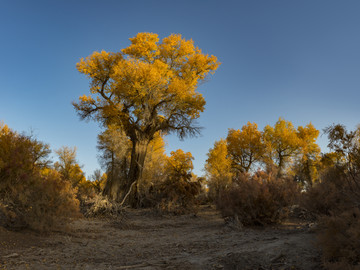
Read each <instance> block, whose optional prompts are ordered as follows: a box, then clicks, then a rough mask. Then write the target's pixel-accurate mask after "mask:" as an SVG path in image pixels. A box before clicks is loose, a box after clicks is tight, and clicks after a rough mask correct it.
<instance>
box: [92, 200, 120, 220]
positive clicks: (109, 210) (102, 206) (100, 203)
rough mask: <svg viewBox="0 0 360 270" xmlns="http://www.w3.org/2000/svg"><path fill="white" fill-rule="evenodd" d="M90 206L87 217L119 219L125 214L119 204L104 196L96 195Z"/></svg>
mask: <svg viewBox="0 0 360 270" xmlns="http://www.w3.org/2000/svg"><path fill="white" fill-rule="evenodd" d="M88 204H89V207H88V209H87V211H86V213H85V216H86V217H117V216H119V215H121V214H122V213H123V208H122V207H121V206H120V204H119V203H116V202H114V201H111V200H109V199H108V198H107V197H105V196H102V195H95V196H94V197H93V198H91V199H89V200H88Z"/></svg>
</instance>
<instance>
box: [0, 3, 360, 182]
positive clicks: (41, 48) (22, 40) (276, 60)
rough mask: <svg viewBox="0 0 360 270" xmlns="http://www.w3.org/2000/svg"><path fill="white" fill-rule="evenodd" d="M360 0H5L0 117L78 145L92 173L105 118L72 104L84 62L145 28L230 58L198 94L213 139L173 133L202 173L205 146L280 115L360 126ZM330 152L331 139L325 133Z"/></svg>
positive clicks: (80, 90)
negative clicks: (91, 117) (89, 117)
mask: <svg viewBox="0 0 360 270" xmlns="http://www.w3.org/2000/svg"><path fill="white" fill-rule="evenodd" d="M359 14H360V1H357V0H353V1H351V0H343V1H341V0H338V1H331V0H316V1H314V0H301V1H289V0H271V1H269V0H257V1H253V0H248V1H226V0H225V1H224V0H221V1H220V0H219V1H205V0H204V1H199V0H198V1H196V0H192V1H169V0H164V1H159V0H154V1H150V0H143V1H130V0H129V1H126V0H123V1H106V0H102V1H90V0H86V1H85V0H84V1H55V0H46V1H36V0H32V1H28V0H24V1H17V0H2V1H0V38H1V42H0V120H2V121H4V122H5V123H6V124H8V125H9V126H10V127H11V128H12V129H14V130H17V131H20V132H21V131H25V132H27V133H28V132H33V133H34V134H35V135H36V136H37V138H38V139H39V140H41V141H44V142H46V143H49V144H50V146H51V148H52V149H57V148H59V147H61V146H63V145H66V146H76V147H77V149H78V160H79V162H80V164H82V165H84V167H83V169H84V171H85V172H86V173H87V175H88V176H89V175H90V174H92V172H93V171H94V170H95V169H97V168H100V165H99V164H98V161H97V155H98V151H97V149H96V144H97V134H98V133H99V132H100V127H99V125H98V124H97V123H95V122H89V123H87V122H84V121H80V120H79V117H78V116H77V114H76V112H75V110H74V109H73V107H72V105H71V102H72V101H76V100H77V98H78V97H79V96H81V95H83V94H88V91H89V90H88V89H89V81H88V80H87V79H86V77H85V76H84V75H81V74H80V73H78V71H77V70H76V68H75V65H76V63H77V62H78V61H79V59H80V58H82V57H86V56H88V55H90V54H91V53H92V52H94V51H101V50H105V51H119V50H120V49H122V48H125V47H127V46H128V45H129V44H130V42H129V38H130V37H133V36H135V35H136V34H137V33H138V32H153V33H157V34H159V36H160V38H163V37H166V36H168V35H170V34H171V33H180V34H182V35H183V37H185V38H186V39H190V38H191V39H193V40H194V42H195V45H197V46H199V48H201V49H202V50H203V52H205V53H208V54H213V55H215V56H217V57H218V59H219V61H220V62H222V65H221V66H220V68H219V69H218V70H217V71H216V73H215V74H214V75H213V76H211V77H210V78H209V80H208V82H206V83H204V84H203V85H201V87H200V88H199V91H200V92H201V93H203V94H204V96H205V99H206V101H207V105H206V110H205V112H204V113H203V114H202V115H201V117H200V119H199V124H200V125H201V126H203V127H204V130H203V131H202V136H200V137H198V138H192V139H186V140H185V141H179V140H178V139H177V138H176V137H175V136H169V137H167V138H166V140H167V143H168V146H167V152H168V153H169V152H170V151H172V150H176V149H178V148H182V149H183V150H184V151H191V153H192V154H193V156H194V157H195V161H194V165H195V173H197V174H198V175H201V174H203V172H202V169H203V165H204V161H205V160H206V153H207V152H208V150H209V148H211V147H212V146H213V144H214V142H215V140H219V139H220V138H221V137H226V134H227V130H228V128H235V129H239V128H241V127H242V126H243V125H244V124H246V123H247V122H248V121H250V122H256V123H257V124H258V125H259V128H260V129H262V128H263V127H264V126H265V125H267V124H270V125H274V124H275V122H276V121H277V120H278V118H279V117H283V118H285V119H286V120H289V121H292V122H293V124H294V125H295V126H298V125H306V124H307V123H309V122H310V121H311V122H312V123H313V124H314V126H315V127H316V128H317V129H319V130H322V129H323V128H324V127H326V126H328V125H330V124H332V123H342V124H345V125H346V126H347V127H348V128H349V129H351V130H352V129H354V128H355V127H356V125H357V124H359V123H360V106H359V103H360V32H359V29H360V16H359ZM318 142H319V144H320V146H321V147H322V149H323V150H325V146H326V144H327V140H326V137H325V136H322V137H320V139H319V140H318Z"/></svg>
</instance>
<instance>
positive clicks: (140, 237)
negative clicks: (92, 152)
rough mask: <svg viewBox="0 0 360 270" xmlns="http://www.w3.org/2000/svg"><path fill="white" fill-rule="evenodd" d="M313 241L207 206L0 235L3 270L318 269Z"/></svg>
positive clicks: (293, 228)
mask: <svg viewBox="0 0 360 270" xmlns="http://www.w3.org/2000/svg"><path fill="white" fill-rule="evenodd" d="M314 239H315V234H314V233H312V232H311V230H309V228H308V226H307V225H306V224H305V223H301V222H299V221H296V222H294V221H292V222H291V221H287V222H285V223H284V224H282V225H277V226H271V227H265V228H245V229H242V228H239V227H238V226H235V225H232V224H231V223H230V224H225V223H224V220H223V219H222V218H221V217H220V215H219V213H218V212H217V211H216V210H214V209H213V208H212V207H210V206H207V207H203V208H201V210H200V211H199V212H198V214H197V215H196V216H195V215H186V216H160V215H158V214H155V213H153V212H152V211H149V210H127V212H126V215H125V217H124V218H122V219H118V220H114V219H112V220H111V219H108V220H104V219H80V220H76V221H74V223H73V224H72V226H71V229H70V230H68V231H67V232H64V231H62V232H53V233H51V234H47V235H39V234H36V233H34V232H30V231H22V232H9V231H7V230H5V229H3V228H0V269H142V270H145V269H148V270H150V269H306V270H310V269H322V267H321V261H320V255H319V252H318V250H317V249H316V246H315V245H314Z"/></svg>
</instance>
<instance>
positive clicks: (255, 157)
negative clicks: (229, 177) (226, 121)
mask: <svg viewBox="0 0 360 270" xmlns="http://www.w3.org/2000/svg"><path fill="white" fill-rule="evenodd" d="M226 142H227V149H228V153H229V158H230V159H231V161H232V167H233V168H234V169H236V170H237V171H238V172H240V173H243V172H248V171H249V170H250V169H251V167H252V166H253V165H254V163H256V162H259V161H260V160H262V158H263V155H264V154H265V151H266V149H265V144H264V143H263V141H262V134H261V132H260V131H259V130H258V127H257V124H256V123H250V122H248V123H247V124H246V125H244V126H243V127H242V128H241V130H234V129H229V132H228V135H227V138H226Z"/></svg>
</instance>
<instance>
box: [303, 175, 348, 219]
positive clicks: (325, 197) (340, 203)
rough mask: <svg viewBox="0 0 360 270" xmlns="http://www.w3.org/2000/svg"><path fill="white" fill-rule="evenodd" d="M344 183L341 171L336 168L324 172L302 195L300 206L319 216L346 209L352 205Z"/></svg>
mask: <svg viewBox="0 0 360 270" xmlns="http://www.w3.org/2000/svg"><path fill="white" fill-rule="evenodd" d="M346 182H347V181H346V179H345V175H344V174H343V173H341V171H339V170H337V169H336V168H330V169H328V170H326V171H325V172H324V173H323V175H322V177H321V181H320V182H318V183H315V184H314V185H313V186H312V187H311V188H309V189H308V190H307V191H306V192H304V193H303V194H302V200H301V204H302V206H304V207H305V208H306V209H308V210H309V211H311V212H312V213H314V214H316V215H319V216H322V215H331V214H332V213H334V212H341V211H343V210H346V209H348V208H349V206H351V205H352V196H350V195H351V193H352V192H351V191H350V190H349V188H348V186H347V184H346Z"/></svg>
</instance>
